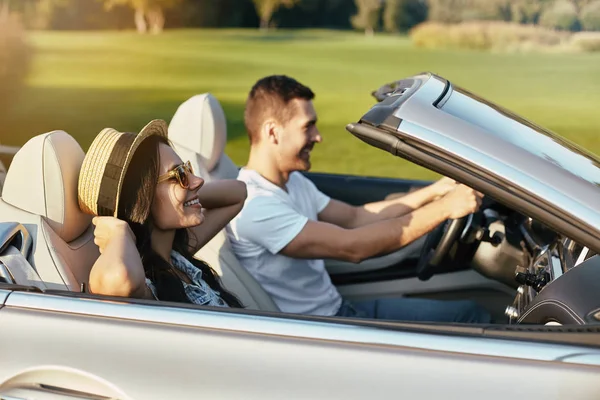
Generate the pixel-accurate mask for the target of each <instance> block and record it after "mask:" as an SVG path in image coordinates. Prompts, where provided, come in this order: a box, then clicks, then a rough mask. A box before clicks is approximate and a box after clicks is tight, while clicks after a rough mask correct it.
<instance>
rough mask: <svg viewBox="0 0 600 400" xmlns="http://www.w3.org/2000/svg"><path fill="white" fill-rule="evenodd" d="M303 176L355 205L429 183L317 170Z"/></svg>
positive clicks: (382, 198)
mask: <svg viewBox="0 0 600 400" xmlns="http://www.w3.org/2000/svg"><path fill="white" fill-rule="evenodd" d="M305 176H306V177H307V178H308V179H310V180H311V181H312V182H313V183H314V184H315V185H316V186H317V188H318V189H319V190H321V191H322V192H323V193H325V194H326V195H328V196H330V197H333V198H335V199H338V200H341V201H345V202H346V203H349V204H352V205H355V206H357V205H362V204H366V203H371V202H374V201H380V200H385V198H386V197H388V196H390V195H399V194H405V193H408V192H410V191H413V190H416V189H419V188H421V187H424V186H426V185H428V184H430V183H431V182H429V181H420V180H409V179H394V178H378V177H367V176H355V175H342V174H329V173H319V172H306V173H305Z"/></svg>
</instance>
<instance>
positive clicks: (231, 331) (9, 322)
mask: <svg viewBox="0 0 600 400" xmlns="http://www.w3.org/2000/svg"><path fill="white" fill-rule="evenodd" d="M39 296H44V298H42V300H43V301H42V300H40V297H39ZM57 297H59V296H48V295H39V294H37V295H36V294H30V293H27V294H21V293H19V294H18V296H15V297H14V298H13V299H12V301H9V302H8V303H7V307H5V309H3V310H2V311H1V312H0V326H2V328H3V329H2V330H1V331H0V332H1V333H0V334H1V335H2V340H1V341H0V354H2V357H0V393H2V391H3V390H7V388H6V386H5V385H4V383H6V382H7V381H9V380H10V379H11V378H13V377H14V376H19V375H20V374H23V372H24V371H31V370H36V369H40V368H44V367H47V366H56V367H58V368H68V369H69V371H71V372H73V371H76V373H84V374H87V375H88V376H91V377H93V378H94V379H95V380H96V381H98V382H102V383H104V385H105V386H104V387H105V388H110V389H112V390H114V391H117V392H118V393H121V396H120V397H118V398H127V399H169V398H223V399H263V400H264V399H266V400H268V399H281V398H299V399H364V398H377V397H390V396H394V397H406V396H410V397H411V398H413V397H414V398H437V397H440V396H442V395H443V396H444V398H445V399H454V398H456V399H459V398H460V399H476V398H477V399H479V398H481V396H482V395H485V398H486V399H505V398H507V397H508V396H535V397H543V398H545V399H561V398H565V396H567V395H568V396H567V397H568V398H569V399H575V400H578V399H587V398H590V397H589V396H591V395H592V394H594V395H595V394H597V393H598V391H599V390H600V381H598V379H597V376H598V375H597V374H598V372H600V369H599V368H598V366H597V365H596V364H597V362H598V356H599V354H600V351H599V350H593V349H590V350H587V351H584V352H583V353H585V354H588V355H589V357H586V358H584V359H582V360H580V361H581V362H582V363H585V364H578V363H577V362H575V361H574V362H570V361H568V360H570V357H572V356H573V355H576V354H580V353H582V349H581V348H580V347H577V346H562V345H555V344H553V345H545V344H536V343H531V342H525V343H521V342H511V341H507V340H495V339H494V340H493V339H484V338H472V339H470V338H459V337H449V336H445V337H444V336H441V337H439V338H437V337H436V336H435V335H422V334H416V333H408V332H402V331H398V332H394V331H389V330H380V329H373V328H365V327H362V328H358V327H353V326H352V325H347V324H344V325H338V324H327V323H323V322H314V323H312V322H309V321H299V322H295V321H294V320H293V319H280V318H264V317H258V316H246V315H238V314H234V313H231V312H214V311H205V310H190V309H178V308H168V307H153V306H147V305H129V304H119V303H116V302H106V303H105V302H101V301H96V300H91V299H83V300H82V301H78V300H74V299H70V298H63V299H58V300H57ZM69 300H73V301H72V302H69ZM42 304H43V306H44V307H46V308H47V309H40V308H35V307H34V306H35V305H42ZM19 305H20V306H19ZM40 307H41V306H40ZM87 310H89V311H90V312H91V313H93V314H96V315H86V312H87ZM69 311H72V312H69ZM102 314H103V315H102ZM130 317H131V318H133V319H131V318H130ZM528 357H530V358H528ZM557 360H563V361H557ZM63 376H66V375H63ZM533 376H537V377H543V378H544V381H545V382H547V384H544V385H531V384H530V380H531V377H533ZM433 377H435V382H436V384H435V385H432V384H431V379H433ZM474 377H477V378H476V379H474ZM40 379H42V378H40ZM506 382H510V384H509V385H507V384H506ZM37 383H42V384H43V383H44V382H43V381H40V382H37ZM63 384H64V385H63V386H68V383H67V382H64V381H63ZM100 387H102V386H100ZM8 389H9V390H10V388H8ZM63 389H67V390H78V389H79V390H80V391H82V392H86V391H87V392H90V391H91V390H92V389H91V388H90V387H89V385H88V386H85V385H79V384H74V387H63ZM94 390H95V391H96V393H98V394H101V393H102V392H101V389H98V387H96V389H94ZM92 393H94V392H92ZM104 393H106V392H104Z"/></svg>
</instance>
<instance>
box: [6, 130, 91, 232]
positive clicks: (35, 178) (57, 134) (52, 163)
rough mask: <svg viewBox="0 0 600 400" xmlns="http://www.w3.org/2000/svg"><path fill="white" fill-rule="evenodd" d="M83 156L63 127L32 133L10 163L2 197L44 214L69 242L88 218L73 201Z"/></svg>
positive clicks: (16, 204)
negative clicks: (34, 134) (57, 129)
mask: <svg viewBox="0 0 600 400" xmlns="http://www.w3.org/2000/svg"><path fill="white" fill-rule="evenodd" d="M83 158H84V153H83V150H82V149H81V146H79V143H77V141H76V140H75V139H73V137H71V136H70V135H69V134H68V133H66V132H64V131H53V132H49V133H44V134H42V135H38V136H35V137H33V138H32V139H30V140H29V141H28V142H27V143H25V145H24V146H23V147H22V148H21V149H20V150H19V151H18V152H17V154H15V156H14V158H13V160H12V162H11V163H10V167H9V169H8V173H7V174H6V180H5V181H4V189H3V190H2V198H3V200H4V201H5V202H7V203H9V204H10V205H12V206H14V207H17V208H20V209H22V210H25V211H27V212H30V213H32V214H37V215H41V216H43V217H45V218H46V220H47V221H48V224H49V225H50V227H51V228H52V229H53V230H54V231H55V232H56V233H57V234H58V235H59V236H60V237H61V238H62V239H63V240H64V241H65V242H71V241H72V240H74V239H76V238H77V237H79V236H81V234H82V233H83V232H84V231H85V230H86V229H87V228H88V227H89V225H90V223H91V220H92V217H91V216H89V215H87V214H84V213H83V212H82V211H81V210H80V209H79V205H78V203H77V180H78V179H79V170H80V169H81V164H82V163H83Z"/></svg>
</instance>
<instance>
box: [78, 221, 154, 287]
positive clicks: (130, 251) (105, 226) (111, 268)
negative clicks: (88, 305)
mask: <svg viewBox="0 0 600 400" xmlns="http://www.w3.org/2000/svg"><path fill="white" fill-rule="evenodd" d="M92 223H93V224H94V226H95V229H94V243H96V245H97V246H98V248H99V249H100V257H99V258H98V260H96V262H95V263H94V266H93V267H92V270H91V272H90V291H91V292H92V293H97V294H104V295H107V296H123V297H138V298H153V297H152V293H151V292H150V289H149V288H148V286H147V285H146V274H145V273H144V266H143V265H142V260H141V258H140V254H139V252H138V251H137V248H136V245H135V235H134V234H133V232H132V231H131V228H130V227H129V225H128V224H127V222H125V221H122V220H120V219H117V218H114V217H95V218H94V219H92Z"/></svg>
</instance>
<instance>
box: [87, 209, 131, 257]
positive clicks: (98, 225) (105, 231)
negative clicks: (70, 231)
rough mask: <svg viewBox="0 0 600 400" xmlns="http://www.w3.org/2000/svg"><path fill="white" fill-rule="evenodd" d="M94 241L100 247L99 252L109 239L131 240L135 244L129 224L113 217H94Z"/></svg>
mask: <svg viewBox="0 0 600 400" xmlns="http://www.w3.org/2000/svg"><path fill="white" fill-rule="evenodd" d="M92 224H94V226H95V229H94V243H96V246H98V248H99V249H100V254H102V253H104V249H106V246H107V245H108V243H109V242H110V241H111V240H125V241H126V240H132V241H133V245H134V246H135V235H134V234H133V231H132V230H131V228H130V227H129V224H128V223H127V222H125V221H123V220H120V219H118V218H115V217H94V218H93V219H92Z"/></svg>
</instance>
